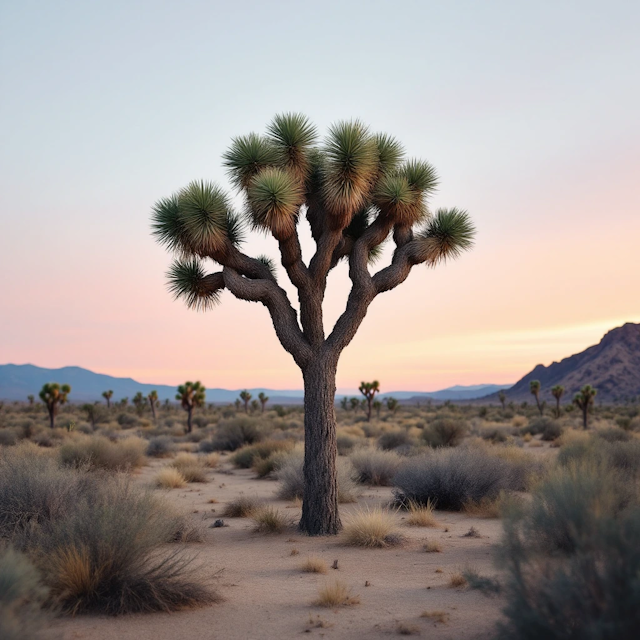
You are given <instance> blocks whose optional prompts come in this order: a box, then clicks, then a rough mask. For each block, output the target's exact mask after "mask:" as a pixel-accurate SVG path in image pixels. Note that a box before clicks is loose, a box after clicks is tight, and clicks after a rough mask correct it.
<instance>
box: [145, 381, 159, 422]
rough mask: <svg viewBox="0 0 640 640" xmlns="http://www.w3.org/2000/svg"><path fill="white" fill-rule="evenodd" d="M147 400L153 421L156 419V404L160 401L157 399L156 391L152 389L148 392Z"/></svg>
mask: <svg viewBox="0 0 640 640" xmlns="http://www.w3.org/2000/svg"><path fill="white" fill-rule="evenodd" d="M147 401H148V402H149V408H150V409H151V417H152V418H153V421H154V422H155V421H156V409H157V408H158V406H159V405H160V401H159V400H158V392H157V391H156V390H155V389H153V390H152V391H150V392H149V395H148V396H147Z"/></svg>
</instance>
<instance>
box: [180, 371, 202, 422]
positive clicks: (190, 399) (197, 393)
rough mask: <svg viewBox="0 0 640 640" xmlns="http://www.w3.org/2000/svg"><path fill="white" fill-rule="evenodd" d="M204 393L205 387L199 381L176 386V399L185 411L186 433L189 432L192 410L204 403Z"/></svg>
mask: <svg viewBox="0 0 640 640" xmlns="http://www.w3.org/2000/svg"><path fill="white" fill-rule="evenodd" d="M205 395H206V389H205V388H204V387H203V386H202V384H200V382H199V381H197V382H185V383H184V384H181V385H180V386H179V387H178V393H177V394H176V400H178V401H179V402H180V404H181V406H182V408H183V409H184V410H185V411H186V412H187V433H191V429H192V423H191V420H192V418H193V410H194V409H195V408H196V407H202V406H203V405H204V402H205Z"/></svg>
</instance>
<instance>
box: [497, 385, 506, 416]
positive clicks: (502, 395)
mask: <svg viewBox="0 0 640 640" xmlns="http://www.w3.org/2000/svg"><path fill="white" fill-rule="evenodd" d="M498 400H500V404H501V405H502V410H503V411H504V409H505V404H506V402H507V394H506V393H505V392H504V391H502V389H501V390H500V391H498Z"/></svg>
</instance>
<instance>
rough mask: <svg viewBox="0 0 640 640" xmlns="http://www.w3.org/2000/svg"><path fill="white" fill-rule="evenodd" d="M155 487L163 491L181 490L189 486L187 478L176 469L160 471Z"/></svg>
mask: <svg viewBox="0 0 640 640" xmlns="http://www.w3.org/2000/svg"><path fill="white" fill-rule="evenodd" d="M154 482H155V485H156V486H157V487H160V488H161V489H181V488H182V487H186V486H187V481H186V479H185V477H184V476H183V475H182V474H181V473H180V471H178V469H176V468H175V467H164V468H163V469H160V471H158V473H157V474H156V477H155V479H154Z"/></svg>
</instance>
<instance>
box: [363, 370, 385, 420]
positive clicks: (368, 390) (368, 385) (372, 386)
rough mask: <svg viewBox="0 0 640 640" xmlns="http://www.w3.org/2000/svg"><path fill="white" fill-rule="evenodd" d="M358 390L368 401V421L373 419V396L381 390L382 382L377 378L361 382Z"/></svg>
mask: <svg viewBox="0 0 640 640" xmlns="http://www.w3.org/2000/svg"><path fill="white" fill-rule="evenodd" d="M358 391H359V392H360V393H361V394H362V395H363V396H364V398H365V400H364V401H366V411H367V422H370V421H371V409H372V407H373V398H374V397H375V395H376V393H378V392H379V391H380V383H379V382H378V381H377V380H374V381H373V382H361V383H360V386H359V387H358Z"/></svg>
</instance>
